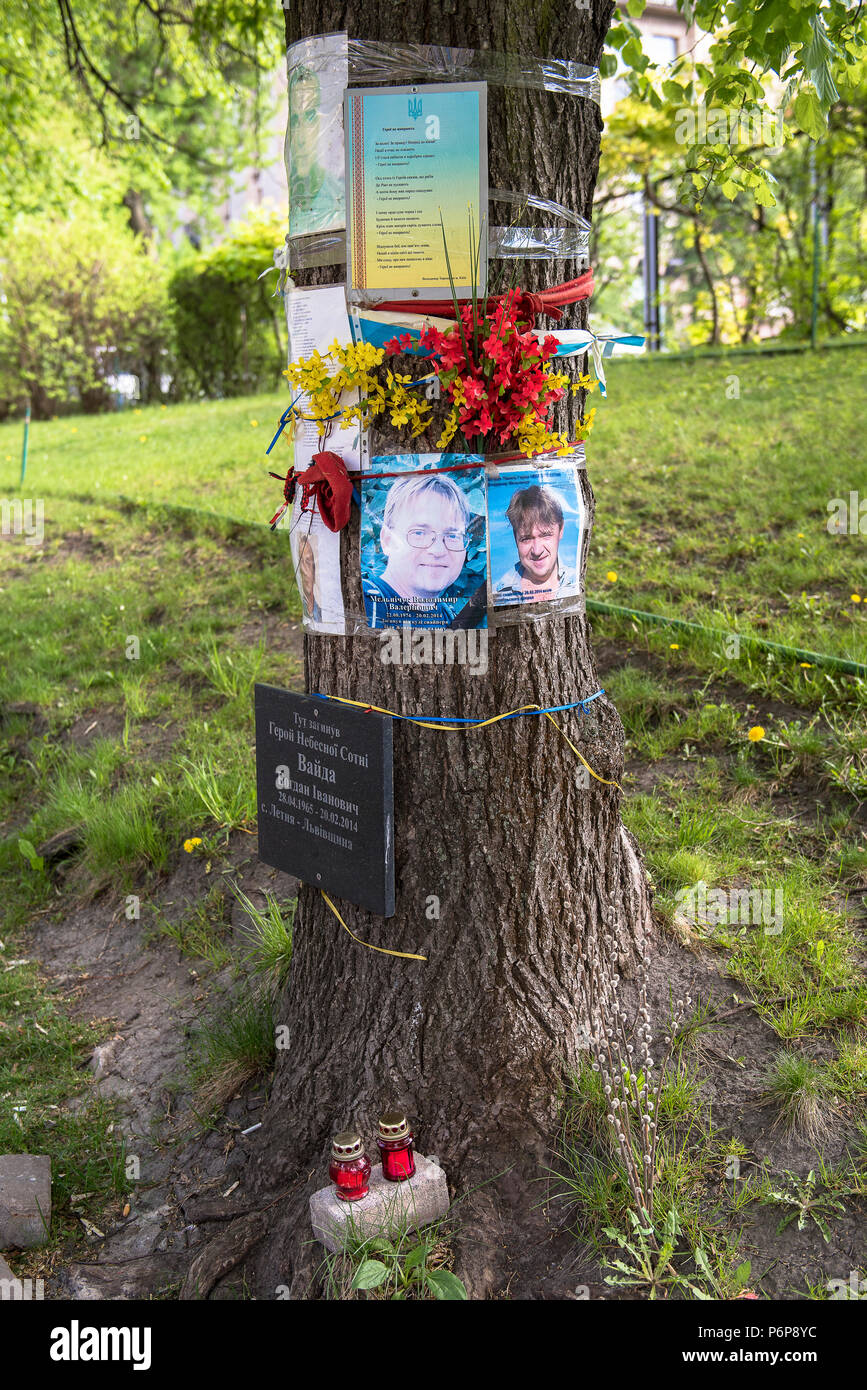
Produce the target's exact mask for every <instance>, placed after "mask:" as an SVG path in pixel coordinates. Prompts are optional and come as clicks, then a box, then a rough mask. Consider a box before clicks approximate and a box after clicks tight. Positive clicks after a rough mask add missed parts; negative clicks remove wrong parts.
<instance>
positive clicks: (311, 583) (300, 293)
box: [280, 285, 361, 635]
mask: <svg viewBox="0 0 867 1390" xmlns="http://www.w3.org/2000/svg"><path fill="white" fill-rule="evenodd" d="M286 324H287V328H288V331H289V360H290V361H297V360H298V358H300V357H309V356H310V355H311V353H313V352H315V351H319V352H320V353H322V355H323V357H324V356H325V354H326V353H327V351H328V348H329V347H330V345H331V344H332V343H333V342H334V340H335V338H336V339H337V340H338V342H341V343H348V342H350V341H351V340H350V333H349V319H348V317H347V313H346V299H345V295H344V289H343V286H342V285H317V286H315V287H314V288H312V289H293V290H289V291H288V293H287V294H286ZM306 405H307V398H306V397H304V396H302V397H301V399H300V400H299V401H298V408H299V409H300V410H302V411H303V410H304V409H305V408H306ZM287 433H288V431H287ZM319 437H320V425H319V423H318V422H317V421H315V420H299V419H295V420H294V437H293V456H294V463H295V470H296V473H303V472H304V471H305V470H306V469H307V468H309V467H310V465H311V463H312V461H313V456H314V454H318V453H319V452H320V446H319ZM360 443H361V431H360V428H359V426H358V425H357V424H356V423H353V424H352V425H351V426H349V427H348V428H342V427H340V426H339V425H338V424H337V422H334V424H333V426H332V430H331V434H330V435H329V437H328V440H327V442H326V444H325V446H324V447H325V448H326V449H329V450H333V452H334V453H336V454H339V455H340V456H341V458H342V459H343V460H344V462H345V464H346V467H347V469H348V470H349V471H350V472H353V471H354V470H356V469H358V468H360V467H361V457H360ZM280 526H281V528H285V527H287V526H288V527H289V529H290V537H289V542H290V546H291V549H292V564H293V567H294V570H295V578H296V580H297V583H298V589H299V592H300V593H301V597H302V602H303V616H304V627H305V629H306V630H307V631H309V632H314V633H316V632H319V633H336V634H340V635H343V634H345V632H346V614H345V612H344V606H343V596H342V592H341V585H340V533H339V532H335V531H329V529H328V527H327V526H326V525H325V524H324V522H323V520H322V517H321V516H320V515H319V512H318V510H317V511H315V512H311V511H310V510H309V508H308V510H307V511H306V512H302V511H301V492H300V489H299V491H298V492H297V493H296V496H295V501H294V503H293V505H292V508H291V511H290V512H286V513H284V516H283V519H282V521H281V522H280Z"/></svg>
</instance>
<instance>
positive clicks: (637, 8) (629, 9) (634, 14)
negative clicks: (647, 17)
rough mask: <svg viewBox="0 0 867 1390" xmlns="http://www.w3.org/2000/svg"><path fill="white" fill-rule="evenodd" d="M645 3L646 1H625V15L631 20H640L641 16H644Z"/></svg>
mask: <svg viewBox="0 0 867 1390" xmlns="http://www.w3.org/2000/svg"><path fill="white" fill-rule="evenodd" d="M646 3H647V0H627V3H626V13H627V14H628V15H629V16H630V18H632V19H640V18H641V16H642V15H643V14H644V8H645V4H646Z"/></svg>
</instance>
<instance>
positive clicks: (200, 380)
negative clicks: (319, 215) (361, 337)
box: [169, 213, 286, 397]
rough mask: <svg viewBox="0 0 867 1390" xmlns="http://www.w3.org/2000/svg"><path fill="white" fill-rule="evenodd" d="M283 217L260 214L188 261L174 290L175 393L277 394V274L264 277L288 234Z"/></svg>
mask: <svg viewBox="0 0 867 1390" xmlns="http://www.w3.org/2000/svg"><path fill="white" fill-rule="evenodd" d="M284 230H285V229H284V225H283V219H282V218H281V217H278V216H277V215H276V214H273V213H271V214H257V215H254V216H253V217H251V218H250V219H249V220H248V221H247V222H246V223H244V224H242V225H241V226H239V227H237V228H236V229H235V231H234V232H233V233H232V235H231V236H229V237H227V238H226V239H225V240H224V241H221V242H220V243H219V245H218V246H215V247H213V248H211V249H210V250H208V251H203V252H200V253H199V254H198V255H196V256H194V257H192V258H190V259H188V260H187V261H185V262H184V263H182V264H181V265H180V266H179V267H178V269H177V270H176V271H175V273H174V274H173V276H172V278H171V282H170V285H169V293H170V296H171V300H172V313H173V318H174V332H175V344H176V351H177V363H176V367H177V378H176V382H175V393H176V394H177V395H204V396H217V397H223V396H239V395H249V394H252V393H253V392H256V391H271V390H274V389H275V388H276V387H277V386H278V385H279V384H280V373H281V371H282V370H283V368H284V367H285V365H286V349H285V335H284V333H283V329H282V315H283V308H282V301H281V300H280V299H279V298H278V299H275V298H274V297H273V295H274V289H275V277H274V276H273V275H268V276H266V277H265V279H264V280H259V279H258V276H259V275H261V273H262V271H263V270H267V268H268V266H269V265H271V263H272V260H273V254H274V248H275V246H278V245H279V244H280V243H281V242H282V240H283V235H284Z"/></svg>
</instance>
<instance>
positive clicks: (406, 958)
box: [319, 888, 427, 961]
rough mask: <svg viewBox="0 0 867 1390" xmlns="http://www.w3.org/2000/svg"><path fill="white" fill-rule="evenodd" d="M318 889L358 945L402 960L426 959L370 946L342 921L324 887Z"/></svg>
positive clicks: (410, 953)
mask: <svg viewBox="0 0 867 1390" xmlns="http://www.w3.org/2000/svg"><path fill="white" fill-rule="evenodd" d="M319 891H320V893H321V894H322V896H323V898H324V899H325V901H326V902H327V904H328V906H329V907H330V908H331V911H332V912H333V913H334V915H335V917H336V918H337V920H338V922H339V923H340V925H341V927H343V928H345V930H346V931H348V932H349V935H350V936H351V937H352V939H353V941H357V942H358V944H359V946H366V947H367V949H368V951H379V952H380V954H381V955H383V956H400V957H401V958H402V959H403V960H423V961H426V960H427V956H414V955H413V953H412V952H411V951H389V950H388V949H387V948H386V947H385V946H371V944H370V942H369V941H362V939H361V937H360V936H356V935H355V932H354V931H352V930H351V928H349V927H347V926H346V923H345V922H344V920H343V918H342V917H341V915H340V913H339V912H338V911H337V908H336V907H335V906H334V903H333V902H332V901H331V899H330V898H329V896H328V894H327V893H326V891H325V889H324V888H320V889H319Z"/></svg>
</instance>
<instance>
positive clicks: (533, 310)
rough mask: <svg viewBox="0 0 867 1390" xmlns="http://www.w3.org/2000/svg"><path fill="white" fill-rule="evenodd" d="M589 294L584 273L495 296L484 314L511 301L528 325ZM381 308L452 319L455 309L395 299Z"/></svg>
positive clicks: (557, 314) (444, 304)
mask: <svg viewBox="0 0 867 1390" xmlns="http://www.w3.org/2000/svg"><path fill="white" fill-rule="evenodd" d="M592 293H593V271H592V270H585V271H584V273H583V275H579V276H578V278H577V280H567V281H566V282H565V283H564V284H562V285H552V287H551V289H549V290H509V292H508V293H507V294H495V295H492V296H491V298H490V299H489V300H488V301H487V303H486V306H485V312H486V313H487V314H492V313H493V312H494V309H495V308H496V307H497V305H498V304H502V303H503V302H504V301H505V300H511V304H512V307H513V309H514V310H515V311H516V316H517V317H518V318H520V319H527V320H528V321H529V323H530V324H531V325H532V324H533V323H534V322H535V320H536V319H537V318H538V317H539V315H541V314H546V315H547V316H548V318H550V319H554V320H557V319H561V318H562V317H563V307H562V306H563V305H564V304H577V303H578V301H579V300H582V299H589V298H590V296H591V294H592ZM471 303H472V300H470V299H459V300H458V304H459V305H460V306H463V305H465V304H471ZM383 307H385V308H388V309H389V310H393V311H394V312H396V313H402V314H405V313H420V314H431V315H433V316H435V317H436V318H441V319H453V318H454V317H455V306H454V304H453V303H451V302H449V301H446V300H442V299H399V300H390V301H389V302H388V304H387V305H384V306H383Z"/></svg>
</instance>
